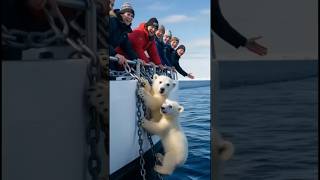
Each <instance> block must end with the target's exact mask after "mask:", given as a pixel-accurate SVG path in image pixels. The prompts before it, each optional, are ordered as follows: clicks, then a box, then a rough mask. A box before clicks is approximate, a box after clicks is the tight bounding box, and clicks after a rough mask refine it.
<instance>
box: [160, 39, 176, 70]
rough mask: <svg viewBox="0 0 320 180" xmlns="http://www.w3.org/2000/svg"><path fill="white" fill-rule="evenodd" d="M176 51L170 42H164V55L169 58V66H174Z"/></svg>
mask: <svg viewBox="0 0 320 180" xmlns="http://www.w3.org/2000/svg"><path fill="white" fill-rule="evenodd" d="M174 52H175V50H174V49H173V48H172V47H171V45H170V44H164V49H163V53H164V56H165V57H166V58H167V63H168V64H169V65H168V66H170V67H172V60H171V58H172V54H173V53H174Z"/></svg>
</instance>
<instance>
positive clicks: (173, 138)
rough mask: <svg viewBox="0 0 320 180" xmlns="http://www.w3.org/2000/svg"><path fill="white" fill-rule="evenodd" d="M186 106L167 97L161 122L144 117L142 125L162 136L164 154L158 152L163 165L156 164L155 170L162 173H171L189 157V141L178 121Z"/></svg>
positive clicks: (162, 107) (162, 108) (162, 109)
mask: <svg viewBox="0 0 320 180" xmlns="http://www.w3.org/2000/svg"><path fill="white" fill-rule="evenodd" d="M183 110H184V108H183V107H182V106H180V105H179V104H178V103H177V102H175V101H171V100H169V99H166V101H165V102H164V103H163V105H162V106H161V110H160V112H161V114H162V117H161V119H160V121H159V122H155V121H153V120H152V119H151V120H147V119H144V120H143V121H142V127H143V128H145V129H146V130H147V131H149V132H150V133H152V134H156V135H158V136H160V138H161V142H162V145H163V148H164V152H165V154H164V156H163V155H162V154H160V153H157V158H158V159H159V161H160V162H161V164H162V166H160V165H156V166H155V167H154V170H155V171H157V172H158V173H160V174H164V175H170V174H172V172H173V171H174V170H175V168H176V167H177V166H181V165H183V164H184V163H185V161H186V160H187V157H188V141H187V138H186V136H185V134H184V132H183V130H182V129H181V126H180V123H179V122H178V116H179V114H180V113H181V112H183Z"/></svg>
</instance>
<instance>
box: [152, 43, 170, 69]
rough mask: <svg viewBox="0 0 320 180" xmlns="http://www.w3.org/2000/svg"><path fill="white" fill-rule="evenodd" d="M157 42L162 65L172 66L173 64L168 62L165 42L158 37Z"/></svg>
mask: <svg viewBox="0 0 320 180" xmlns="http://www.w3.org/2000/svg"><path fill="white" fill-rule="evenodd" d="M155 40H156V46H157V50H158V54H159V56H160V60H161V64H162V65H167V66H171V63H170V62H169V61H168V59H167V57H166V55H165V44H164V42H163V41H161V40H160V39H159V38H158V37H156V38H155Z"/></svg>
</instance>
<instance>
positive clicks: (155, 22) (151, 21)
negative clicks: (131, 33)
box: [145, 17, 159, 29]
mask: <svg viewBox="0 0 320 180" xmlns="http://www.w3.org/2000/svg"><path fill="white" fill-rule="evenodd" d="M148 26H154V27H156V28H157V29H158V27H159V23H158V20H157V18H154V17H153V18H151V19H149V20H148V22H146V24H145V27H148Z"/></svg>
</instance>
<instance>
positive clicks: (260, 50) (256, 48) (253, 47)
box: [245, 36, 268, 56]
mask: <svg viewBox="0 0 320 180" xmlns="http://www.w3.org/2000/svg"><path fill="white" fill-rule="evenodd" d="M261 38H262V36H258V37H252V38H249V39H248V40H247V43H246V45H245V47H246V48H247V49H248V50H249V51H251V52H253V53H256V54H258V55H260V56H265V55H267V52H268V49H267V48H266V47H264V46H262V45H260V44H259V43H257V42H256V40H258V39H261Z"/></svg>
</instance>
